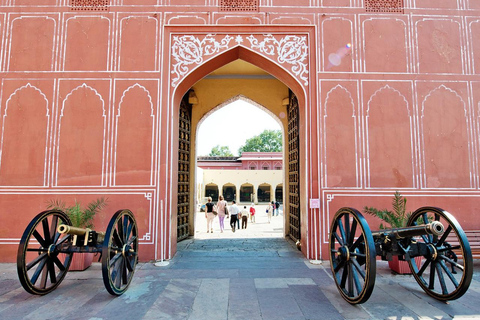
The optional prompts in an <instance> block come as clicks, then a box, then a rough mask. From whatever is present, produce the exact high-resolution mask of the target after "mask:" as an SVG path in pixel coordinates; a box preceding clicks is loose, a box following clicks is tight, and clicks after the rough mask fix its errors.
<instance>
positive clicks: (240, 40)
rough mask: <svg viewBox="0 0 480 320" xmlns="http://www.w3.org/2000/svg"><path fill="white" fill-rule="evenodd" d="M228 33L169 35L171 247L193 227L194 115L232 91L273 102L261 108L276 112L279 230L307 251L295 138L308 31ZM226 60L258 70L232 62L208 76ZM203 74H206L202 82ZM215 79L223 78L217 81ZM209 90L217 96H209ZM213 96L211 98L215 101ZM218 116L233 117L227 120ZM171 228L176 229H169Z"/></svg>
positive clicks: (304, 87)
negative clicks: (280, 140) (280, 160)
mask: <svg viewBox="0 0 480 320" xmlns="http://www.w3.org/2000/svg"><path fill="white" fill-rule="evenodd" d="M233 34H234V35H229V34H227V33H221V34H218V33H217V34H215V35H212V34H208V33H206V34H194V35H192V34H183V35H177V34H175V35H172V37H171V39H172V46H171V50H172V57H173V60H172V63H171V71H170V74H171V76H172V78H171V94H172V97H173V99H172V101H173V105H172V106H171V108H172V110H173V114H172V115H173V123H172V126H173V135H174V137H177V135H178V140H177V142H175V140H174V141H173V143H172V159H175V160H176V162H175V163H173V162H172V164H171V165H172V169H173V170H172V171H173V172H178V174H177V175H172V182H173V183H175V185H176V188H174V189H173V190H175V189H176V190H175V191H174V192H175V193H176V196H175V193H173V194H172V199H173V200H177V203H176V204H175V207H173V206H172V213H173V212H174V211H175V212H176V219H175V218H174V217H173V216H172V221H171V222H172V229H171V230H172V237H171V241H172V243H171V245H172V247H175V245H176V242H177V241H181V240H183V239H185V238H186V237H188V236H189V235H193V233H194V211H195V203H194V199H195V198H194V196H193V195H194V194H195V190H194V188H195V181H193V180H194V168H195V166H196V165H195V164H196V160H195V136H196V128H197V125H198V122H199V120H200V119H201V118H202V117H204V116H205V114H206V113H208V112H209V111H211V110H212V109H214V108H215V107H217V106H218V105H219V104H220V103H222V102H224V101H226V100H228V99H230V98H232V97H233V96H236V95H239V94H241V95H244V96H246V97H248V98H249V99H251V100H253V101H256V102H258V103H259V104H260V105H263V106H265V103H262V102H260V101H258V100H257V99H258V96H260V95H263V96H266V97H267V99H270V100H272V101H275V102H274V103H273V104H276V105H277V106H276V107H268V106H266V108H267V109H269V111H271V112H272V113H273V114H275V115H276V116H277V117H279V118H280V120H281V122H282V124H283V133H284V161H285V165H284V170H285V174H284V177H285V183H284V186H285V193H284V194H285V196H284V199H283V203H284V213H285V214H284V219H285V221H284V224H285V228H284V230H285V235H286V236H288V237H290V238H291V239H292V240H294V241H301V243H302V251H303V252H304V254H306V255H308V253H307V246H308V243H307V242H308V241H307V240H306V239H305V238H306V235H307V229H308V228H307V227H306V226H307V217H306V214H305V212H306V210H303V211H302V206H303V207H304V206H305V205H306V197H305V192H306V190H305V189H306V188H305V187H304V186H302V180H303V179H302V175H304V174H305V167H304V166H302V159H304V152H305V151H304V150H302V149H303V148H304V146H302V145H301V143H300V141H305V139H302V138H301V137H305V131H304V130H305V126H304V125H302V124H303V123H305V120H304V119H305V110H306V103H307V101H309V100H310V97H309V94H311V93H310V90H309V86H308V84H309V66H310V61H309V55H308V52H309V50H308V40H307V39H308V38H309V37H308V36H309V34H308V32H302V33H301V34H298V35H295V34H285V33H281V34H266V33H262V34H257V35H255V34H253V35H252V34H250V33H245V34H242V33H240V34H239V33H238V30H237V31H236V32H235V33H233ZM195 55H197V56H195ZM232 63H234V65H236V66H237V67H238V65H242V64H243V66H245V65H252V66H254V68H256V69H258V70H261V71H262V73H264V74H263V75H261V76H258V75H257V76H255V75H252V74H249V73H248V72H247V73H243V72H242V71H241V70H244V69H243V68H242V67H240V68H235V67H233V68H232V70H230V71H227V72H226V74H223V75H218V76H217V77H215V76H209V77H207V76H208V75H210V74H211V73H212V72H215V71H216V70H218V69H220V68H222V67H224V66H226V65H228V66H229V67H230V66H231V64H232ZM227 69H228V68H227ZM204 77H207V78H206V79H204V80H201V79H203V78H204ZM262 77H263V78H262ZM259 78H262V79H269V80H271V81H272V82H277V84H276V86H277V87H279V86H280V87H283V92H282V90H281V89H280V90H278V88H277V89H271V88H269V87H268V86H266V87H259V86H258V85H255V84H254V82H255V80H258V79H259ZM200 80H201V81H200ZM208 80H212V81H211V82H210V83H208V84H204V83H202V81H208ZM213 80H216V82H215V81H213ZM249 80H250V81H249ZM219 81H220V82H230V83H226V84H225V83H224V84H222V85H218V83H219ZM212 83H217V85H218V87H216V86H215V85H213V86H212ZM278 83H279V84H280V85H279V84H278ZM222 86H227V87H228V88H229V89H231V91H232V92H228V90H227V89H222ZM212 87H213V91H215V90H217V91H216V92H211V90H212ZM205 88H209V89H205ZM215 88H216V89H215ZM232 88H234V89H232ZM229 94H230V96H229ZM206 95H207V96H208V98H207V99H205V96H206ZM212 95H214V96H218V98H211V96H212ZM255 95H257V96H255ZM219 99H220V100H219ZM221 99H223V101H222V100H221ZM204 100H208V101H209V103H207V105H202V103H201V101H204ZM217 100H218V103H216V102H215V101H217ZM267 104H268V103H267ZM270 105H272V102H271V103H270ZM302 119H303V120H302ZM225 121H232V123H234V119H225ZM177 157H178V158H177ZM303 183H305V182H303ZM302 193H303V196H302ZM302 212H304V213H303V214H302ZM175 222H176V223H175ZM173 231H176V232H175V235H173V233H174V232H173ZM305 244H306V245H305Z"/></svg>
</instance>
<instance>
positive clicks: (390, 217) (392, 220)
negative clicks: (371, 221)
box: [363, 191, 412, 229]
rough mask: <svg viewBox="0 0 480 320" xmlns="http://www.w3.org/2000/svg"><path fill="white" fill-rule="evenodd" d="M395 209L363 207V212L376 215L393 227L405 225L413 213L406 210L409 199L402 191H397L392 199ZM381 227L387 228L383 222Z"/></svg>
mask: <svg viewBox="0 0 480 320" xmlns="http://www.w3.org/2000/svg"><path fill="white" fill-rule="evenodd" d="M392 208H393V211H390V210H387V209H383V210H378V209H376V208H372V207H367V206H365V208H363V212H364V213H366V214H369V215H372V216H375V217H378V218H380V219H382V220H383V221H385V222H386V223H388V224H389V225H390V227H392V228H401V227H405V226H406V224H407V221H408V218H410V216H411V215H412V213H411V212H406V209H407V199H406V198H404V197H403V196H402V195H401V194H400V192H398V191H396V192H395V195H394V197H393V200H392ZM380 229H386V228H385V226H384V225H383V224H380Z"/></svg>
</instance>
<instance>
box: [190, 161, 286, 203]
mask: <svg viewBox="0 0 480 320" xmlns="http://www.w3.org/2000/svg"><path fill="white" fill-rule="evenodd" d="M283 185H284V181H283V158H282V152H244V153H243V154H242V156H241V157H198V158H197V193H196V194H197V203H203V202H205V198H206V197H212V199H213V201H217V200H218V196H219V195H223V196H224V198H225V200H227V201H232V200H235V201H236V202H237V203H252V202H253V203H255V204H258V203H267V202H271V201H278V202H281V203H283Z"/></svg>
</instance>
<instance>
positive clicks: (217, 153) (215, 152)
mask: <svg viewBox="0 0 480 320" xmlns="http://www.w3.org/2000/svg"><path fill="white" fill-rule="evenodd" d="M208 156H209V157H233V153H232V151H230V148H229V147H227V146H219V145H216V146H215V147H213V148H212V151H210V154H209V155H208Z"/></svg>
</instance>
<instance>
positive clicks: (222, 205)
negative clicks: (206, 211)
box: [217, 195, 228, 232]
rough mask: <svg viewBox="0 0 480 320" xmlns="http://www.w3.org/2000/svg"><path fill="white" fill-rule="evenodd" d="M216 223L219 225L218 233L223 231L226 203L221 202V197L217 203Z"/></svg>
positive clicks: (226, 214) (226, 215)
mask: <svg viewBox="0 0 480 320" xmlns="http://www.w3.org/2000/svg"><path fill="white" fill-rule="evenodd" d="M217 213H218V222H219V223H220V232H223V229H225V217H228V211H227V201H225V200H223V196H222V195H220V196H219V197H218V202H217Z"/></svg>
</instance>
